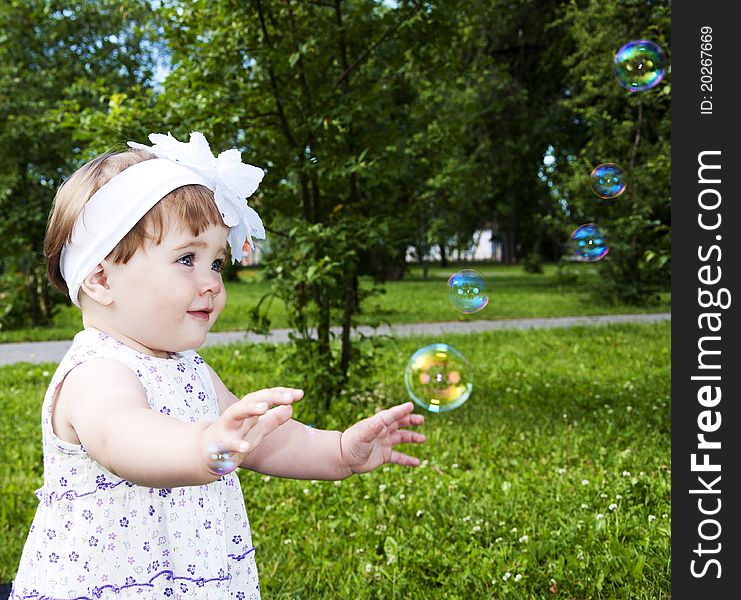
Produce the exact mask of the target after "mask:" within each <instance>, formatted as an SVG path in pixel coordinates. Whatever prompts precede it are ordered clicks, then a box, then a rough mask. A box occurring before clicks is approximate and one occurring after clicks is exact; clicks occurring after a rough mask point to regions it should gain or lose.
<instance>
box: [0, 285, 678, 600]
mask: <svg viewBox="0 0 741 600" xmlns="http://www.w3.org/2000/svg"><path fill="white" fill-rule="evenodd" d="M494 287H495V289H496V285H495V286H494ZM495 306H496V303H495ZM491 308H494V307H491ZM581 314H584V313H581ZM433 341H438V340H436V339H433V338H429V337H417V338H404V339H399V340H393V339H387V340H383V341H379V342H378V343H379V344H380V345H379V347H378V348H377V349H376V358H377V361H376V364H377V369H376V370H375V371H374V372H365V373H357V374H355V375H353V377H352V379H351V383H352V389H351V390H350V391H349V392H348V394H347V396H346V397H345V398H344V399H343V400H342V401H337V402H336V403H335V405H334V408H333V410H332V413H331V415H330V416H329V419H330V423H331V424H333V425H335V426H347V425H349V424H351V423H352V422H354V420H355V419H358V418H361V417H364V416H367V415H368V414H372V413H373V412H374V410H375V409H377V408H380V407H382V406H388V405H390V404H391V403H395V402H397V401H402V400H404V399H405V398H406V393H405V390H404V387H403V371H404V367H405V365H406V362H407V360H408V358H409V356H410V355H411V353H412V352H413V351H414V350H415V349H416V348H418V347H420V346H422V345H424V344H426V343H431V342H433ZM444 341H446V342H448V343H451V344H453V345H454V346H456V347H457V348H458V349H459V350H461V351H462V352H463V353H464V354H465V355H466V356H467V357H468V358H469V359H470V360H471V362H472V363H473V365H474V368H475V384H474V392H473V394H472V396H471V398H470V399H469V400H468V402H467V403H466V404H464V405H463V406H462V407H460V408H458V409H457V410H455V411H452V412H450V413H443V414H428V413H426V419H427V421H426V423H425V425H424V426H423V427H422V431H424V433H426V434H427V436H428V438H429V439H428V443H427V444H426V445H424V446H421V447H419V446H414V447H409V448H408V451H409V452H410V453H412V454H414V455H416V456H419V457H420V458H422V459H424V461H423V465H422V466H421V467H420V468H418V469H404V468H400V467H396V466H390V467H384V468H382V469H380V470H378V471H376V472H374V473H371V474H368V475H363V476H355V477H353V478H351V479H349V480H346V481H343V482H341V483H333V482H315V481H294V480H283V479H277V478H267V477H263V476H261V475H258V474H255V473H242V474H241V478H242V481H243V486H244V491H245V499H246V503H247V509H248V513H249V515H250V519H251V523H252V528H253V537H254V542H255V545H256V547H257V559H258V566H259V568H260V576H261V586H262V588H263V590H264V596H265V597H266V598H271V599H288V598H291V599H296V598H299V599H304V598H305V599H313V598H358V599H364V598H369V599H370V598H378V599H381V598H383V599H390V598H399V599H409V598H412V599H413V598H424V599H426V598H460V599H471V598H499V599H509V598H512V599H520V598H528V599H529V598H533V599H540V598H578V599H582V598H584V599H586V598H588V599H598V598H645V599H652V600H655V599H665V598H669V597H670V579H671V567H670V542H671V540H670V524H671V509H670V486H671V471H670V469H669V464H670V447H671V445H670V414H671V401H670V351H669V348H670V324H669V323H658V324H650V325H613V326H600V327H591V328H590V327H579V328H569V329H558V330H530V331H514V330H508V331H492V332H487V333H482V334H477V335H466V336H446V339H445V340H444ZM283 351H284V350H283V347H281V346H266V345H233V346H222V347H218V346H217V347H209V348H205V349H204V350H203V355H204V357H205V358H206V359H207V360H208V361H209V363H210V364H211V365H212V366H213V367H214V368H215V370H216V371H217V372H219V373H220V375H221V376H222V378H223V379H224V380H225V382H226V383H227V385H228V386H229V387H231V388H232V389H233V390H234V391H235V392H236V393H237V394H243V393H246V392H247V391H249V390H252V389H255V388H259V387H264V386H268V385H276V384H282V383H296V381H295V377H292V376H291V374H288V373H282V372H281V370H280V367H279V360H278V359H279V358H280V355H281V353H282V352H283ZM53 368H54V365H51V364H48V365H40V366H31V365H28V364H23V365H13V366H8V367H2V368H0V410H2V412H3V414H4V415H6V418H4V419H3V420H2V421H0V441H2V444H0V485H2V488H1V489H0V539H2V540H3V543H2V544H0V581H8V580H10V579H11V578H12V577H13V574H14V572H15V569H16V567H17V561H18V558H19V555H20V550H21V547H22V544H23V541H24V539H25V536H26V534H27V530H28V525H29V523H30V521H31V518H32V516H33V511H34V509H35V506H36V504H37V501H36V498H35V497H34V495H33V490H34V489H36V488H37V487H38V486H39V485H40V484H41V476H42V468H41V445H40V438H39V406H40V402H41V396H42V394H43V390H44V388H45V386H46V383H47V382H48V380H49V373H51V372H52V371H53ZM298 406H299V417H300V404H299V405H298ZM418 410H420V409H418ZM611 505H615V506H613V508H612V509H611V508H610V507H611ZM598 515H602V518H598ZM508 574H509V575H508ZM518 575H519V577H518Z"/></svg>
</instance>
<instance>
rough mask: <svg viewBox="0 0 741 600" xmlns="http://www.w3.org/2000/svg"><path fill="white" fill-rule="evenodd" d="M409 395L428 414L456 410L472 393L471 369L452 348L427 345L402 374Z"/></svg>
mask: <svg viewBox="0 0 741 600" xmlns="http://www.w3.org/2000/svg"><path fill="white" fill-rule="evenodd" d="M404 383H405V384H406V388H407V392H408V393H409V396H410V397H411V398H412V400H414V402H415V403H417V404H418V405H419V406H421V407H422V408H424V409H426V410H429V411H430V412H445V411H449V410H453V409H454V408H458V407H459V406H460V405H461V404H463V403H464V402H465V401H466V400H468V397H469V396H470V395H471V391H472V390H473V367H472V366H471V363H470V362H469V361H468V359H467V358H466V357H465V356H463V354H461V352H460V351H459V350H457V349H455V348H454V347H453V346H450V345H448V344H443V343H436V344H430V345H429V346H424V347H422V348H420V349H419V350H417V351H416V352H415V353H414V354H412V357H411V358H410V359H409V363H408V364H407V368H406V371H405V372H404Z"/></svg>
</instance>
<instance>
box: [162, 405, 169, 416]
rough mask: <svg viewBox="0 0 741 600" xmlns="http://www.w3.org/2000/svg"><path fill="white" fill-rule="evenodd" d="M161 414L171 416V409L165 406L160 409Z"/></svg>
mask: <svg viewBox="0 0 741 600" xmlns="http://www.w3.org/2000/svg"><path fill="white" fill-rule="evenodd" d="M160 412H161V413H162V414H163V415H169V414H170V409H169V408H167V407H166V406H163V407H162V408H160Z"/></svg>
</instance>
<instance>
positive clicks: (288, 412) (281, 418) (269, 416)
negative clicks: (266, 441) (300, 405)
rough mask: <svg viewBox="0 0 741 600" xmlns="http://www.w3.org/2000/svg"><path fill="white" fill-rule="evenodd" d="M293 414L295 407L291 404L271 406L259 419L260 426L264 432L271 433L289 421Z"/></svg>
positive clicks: (265, 433)
mask: <svg viewBox="0 0 741 600" xmlns="http://www.w3.org/2000/svg"><path fill="white" fill-rule="evenodd" d="M292 415H293V407H292V406H290V405H289V406H276V407H275V408H271V409H270V410H269V411H268V412H266V413H265V414H264V415H262V416H261V417H260V418H259V419H258V423H259V424H260V428H261V429H262V434H263V435H267V434H269V433H270V432H271V431H273V430H274V429H276V428H278V427H279V426H280V425H283V423H285V422H286V421H288V419H290V418H291V416H292Z"/></svg>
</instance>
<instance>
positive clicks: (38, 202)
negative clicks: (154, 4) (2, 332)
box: [0, 0, 150, 325]
mask: <svg viewBox="0 0 741 600" xmlns="http://www.w3.org/2000/svg"><path fill="white" fill-rule="evenodd" d="M149 10H150V6H149V3H148V2H146V1H144V0H133V1H132V0H105V1H101V2H90V1H87V2H77V3H75V4H74V5H70V3H69V2H59V1H56V0H27V1H26V0H24V1H22V2H21V1H19V0H11V1H10V2H3V3H2V4H0V32H1V33H0V214H2V215H3V218H2V219H1V220H0V239H2V240H3V257H2V259H0V271H6V272H10V271H13V272H18V273H20V274H21V279H22V281H23V282H24V285H25V286H26V297H27V301H24V302H14V303H13V305H5V306H3V312H6V311H7V313H8V314H6V319H5V322H6V325H10V324H23V323H25V322H27V321H31V322H32V323H33V324H34V325H44V324H48V322H49V320H50V318H51V316H52V312H53V309H54V305H55V303H56V302H58V300H59V296H55V295H53V294H51V293H50V291H49V289H48V284H47V283H46V279H45V272H44V267H43V265H42V260H41V253H42V245H43V238H44V231H45V228H46V220H47V215H48V213H49V207H50V206H51V202H52V198H53V196H54V192H55V190H56V188H57V187H58V186H59V185H60V184H61V182H62V180H63V178H64V177H66V176H68V175H69V174H70V173H71V172H72V171H73V170H74V168H76V167H77V166H79V164H80V156H81V154H82V153H83V150H84V147H82V145H81V144H80V143H79V140H78V137H77V126H78V123H77V115H78V114H79V112H80V111H82V110H84V109H88V108H91V107H95V108H96V109H97V110H103V109H104V106H105V99H104V98H103V97H102V91H101V90H106V91H107V92H108V93H110V92H114V91H120V90H122V89H125V90H129V89H130V88H131V87H132V86H134V85H135V83H137V82H140V81H141V80H142V79H146V77H147V76H148V74H149V73H148V69H147V67H148V63H149V60H148V58H147V54H146V53H144V52H143V51H142V33H141V31H139V29H138V27H137V23H138V22H139V20H140V19H141V18H142V15H144V14H146V13H148V12H149ZM99 94H100V95H99ZM108 144H110V141H108ZM21 296H22V294H19V295H18V296H16V297H15V298H16V299H17V298H20V297H21ZM10 312H12V313H13V316H12V317H11V316H10Z"/></svg>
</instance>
